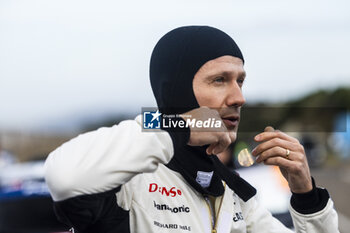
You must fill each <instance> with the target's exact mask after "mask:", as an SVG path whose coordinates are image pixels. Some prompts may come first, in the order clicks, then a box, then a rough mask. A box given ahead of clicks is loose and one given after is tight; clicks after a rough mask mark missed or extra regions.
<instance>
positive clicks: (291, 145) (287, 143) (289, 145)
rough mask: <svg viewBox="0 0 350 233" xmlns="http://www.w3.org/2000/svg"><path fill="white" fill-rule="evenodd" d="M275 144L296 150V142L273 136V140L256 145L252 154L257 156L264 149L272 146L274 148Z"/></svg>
mask: <svg viewBox="0 0 350 233" xmlns="http://www.w3.org/2000/svg"><path fill="white" fill-rule="evenodd" d="M275 146H279V147H281V148H284V151H285V150H286V149H289V150H296V144H295V143H294V142H290V141H286V140H283V139H281V138H272V139H271V140H268V141H266V142H263V143H261V144H259V145H258V146H256V147H255V148H254V149H253V150H252V155H253V156H257V155H259V154H261V153H263V152H264V151H266V150H268V149H270V148H273V147H275Z"/></svg>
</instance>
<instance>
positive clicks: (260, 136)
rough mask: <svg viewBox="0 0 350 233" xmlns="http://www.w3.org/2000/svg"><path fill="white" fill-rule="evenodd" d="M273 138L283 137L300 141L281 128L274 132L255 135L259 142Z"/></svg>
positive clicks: (292, 140)
mask: <svg viewBox="0 0 350 233" xmlns="http://www.w3.org/2000/svg"><path fill="white" fill-rule="evenodd" d="M272 138H281V139H284V140H287V141H291V142H299V141H298V140H297V139H296V138H293V137H291V136H289V135H287V134H286V133H283V132H282V131H279V130H275V131H273V132H263V133H260V134H258V135H256V136H255V137H254V140H255V141H257V142H261V141H267V140H270V139H272Z"/></svg>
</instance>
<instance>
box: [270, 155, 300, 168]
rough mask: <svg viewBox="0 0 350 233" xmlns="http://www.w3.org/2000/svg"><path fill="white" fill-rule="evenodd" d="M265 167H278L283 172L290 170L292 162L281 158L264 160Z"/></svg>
mask: <svg viewBox="0 0 350 233" xmlns="http://www.w3.org/2000/svg"><path fill="white" fill-rule="evenodd" d="M264 164H265V165H275V166H279V167H280V168H283V169H285V170H290V168H292V167H293V166H295V165H294V162H293V161H290V160H288V159H284V158H282V157H271V158H268V159H266V160H264Z"/></svg>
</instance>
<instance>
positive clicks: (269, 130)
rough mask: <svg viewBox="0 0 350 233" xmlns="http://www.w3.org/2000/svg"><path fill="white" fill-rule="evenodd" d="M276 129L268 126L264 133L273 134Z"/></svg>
mask: <svg viewBox="0 0 350 233" xmlns="http://www.w3.org/2000/svg"><path fill="white" fill-rule="evenodd" d="M273 131H275V129H274V128H273V127H272V126H266V127H265V129H264V132H273Z"/></svg>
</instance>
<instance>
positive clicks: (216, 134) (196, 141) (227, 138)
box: [181, 107, 236, 155]
mask: <svg viewBox="0 0 350 233" xmlns="http://www.w3.org/2000/svg"><path fill="white" fill-rule="evenodd" d="M181 117H182V118H183V119H185V120H187V119H191V120H192V119H196V120H201V121H206V120H208V119H214V120H215V121H221V128H203V127H201V128H197V127H190V130H191V135H190V139H189V142H188V145H190V146H203V145H209V147H208V148H207V151H206V152H207V154H208V155H210V154H219V153H221V152H223V151H224V150H226V148H227V147H228V146H229V145H230V144H231V143H232V142H233V141H234V140H235V134H236V133H235V132H230V131H228V130H227V128H226V126H225V124H224V122H223V121H222V119H221V117H220V115H219V113H218V111H216V110H214V109H210V108H208V107H200V108H196V109H193V110H191V111H189V112H186V113H184V114H182V115H181Z"/></svg>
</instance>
